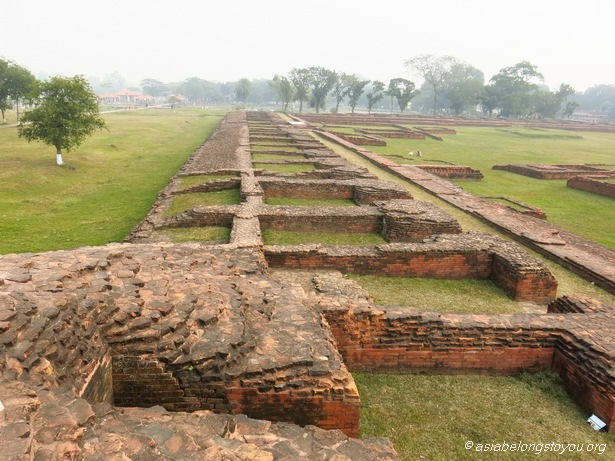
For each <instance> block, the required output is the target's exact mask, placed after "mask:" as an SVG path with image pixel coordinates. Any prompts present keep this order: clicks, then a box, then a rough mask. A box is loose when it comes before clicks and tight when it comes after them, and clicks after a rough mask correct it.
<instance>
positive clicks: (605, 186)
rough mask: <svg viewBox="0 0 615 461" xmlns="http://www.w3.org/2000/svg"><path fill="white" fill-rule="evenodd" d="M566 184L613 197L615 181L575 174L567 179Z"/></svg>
mask: <svg viewBox="0 0 615 461" xmlns="http://www.w3.org/2000/svg"><path fill="white" fill-rule="evenodd" d="M566 185H567V186H568V187H571V188H573V189H579V190H584V191H586V192H591V193H592V194H598V195H604V196H605V197H611V198H615V182H606V181H604V180H601V179H600V178H587V177H581V176H576V177H574V178H571V179H569V180H568V182H567V183H566Z"/></svg>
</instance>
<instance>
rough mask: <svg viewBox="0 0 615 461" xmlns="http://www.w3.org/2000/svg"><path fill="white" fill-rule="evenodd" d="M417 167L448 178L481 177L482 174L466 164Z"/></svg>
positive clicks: (474, 178) (475, 178) (477, 178)
mask: <svg viewBox="0 0 615 461" xmlns="http://www.w3.org/2000/svg"><path fill="white" fill-rule="evenodd" d="M417 168H420V169H422V170H425V171H427V172H429V173H432V174H435V175H436V176H441V177H443V178H449V179H472V180H479V179H483V177H484V175H483V174H482V173H481V172H480V170H475V169H474V168H470V167H468V166H454V165H446V166H444V165H417Z"/></svg>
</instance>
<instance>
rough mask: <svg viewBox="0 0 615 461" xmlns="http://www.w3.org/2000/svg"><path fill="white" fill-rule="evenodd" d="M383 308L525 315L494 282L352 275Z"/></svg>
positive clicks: (517, 304) (350, 276) (350, 275)
mask: <svg viewBox="0 0 615 461" xmlns="http://www.w3.org/2000/svg"><path fill="white" fill-rule="evenodd" d="M348 277H349V278H350V279H352V280H355V281H356V282H357V283H359V284H360V285H361V286H362V287H363V288H364V289H365V290H367V291H368V292H369V293H370V294H371V295H372V296H373V297H374V300H375V301H376V303H378V304H381V305H400V306H411V307H414V308H417V309H420V310H426V311H438V312H453V313H489V314H515V313H521V312H523V310H522V309H521V307H520V305H519V303H517V302H515V301H513V300H511V299H509V298H508V297H507V296H506V295H505V294H504V292H503V291H502V290H501V289H500V288H498V287H497V286H495V285H494V284H493V282H491V281H490V280H472V279H462V280H442V279H423V278H402V277H384V276H377V275H357V274H348Z"/></svg>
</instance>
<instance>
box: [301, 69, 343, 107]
mask: <svg viewBox="0 0 615 461" xmlns="http://www.w3.org/2000/svg"><path fill="white" fill-rule="evenodd" d="M308 71H309V75H310V77H309V82H310V85H311V88H312V97H313V98H314V106H315V107H316V113H318V112H319V110H320V109H321V108H323V109H324V107H325V101H326V98H327V95H328V94H329V93H330V92H331V89H332V88H333V86H334V85H335V83H336V82H337V74H336V73H335V72H334V71H332V70H329V69H325V68H324V67H310V68H309V69H308Z"/></svg>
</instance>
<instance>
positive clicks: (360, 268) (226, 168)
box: [0, 112, 615, 460]
mask: <svg viewBox="0 0 615 461" xmlns="http://www.w3.org/2000/svg"><path fill="white" fill-rule="evenodd" d="M264 144H269V145H270V146H269V147H275V148H276V150H277V149H282V150H284V149H285V147H283V146H293V147H294V150H293V152H295V156H296V157H298V158H300V161H309V162H312V164H313V165H314V166H315V169H314V170H313V171H309V172H303V173H295V174H290V173H283V172H282V173H281V172H275V171H268V170H267V169H266V168H256V169H255V168H254V166H253V161H252V158H251V155H252V152H253V148H255V147H256V146H258V148H256V149H254V150H256V151H260V150H262V147H263V145H264ZM258 163H259V166H260V165H262V163H261V161H260V160H258ZM265 165H266V164H265ZM221 175H225V176H228V178H223V179H220V176H221ZM191 176H202V177H203V181H202V182H199V183H197V184H195V185H191V186H189V187H183V186H182V178H186V177H191ZM207 176H214V179H212V180H207ZM225 189H238V191H239V195H240V197H241V200H240V203H239V204H236V205H212V206H203V205H199V206H195V207H192V208H190V209H187V210H184V211H181V212H178V213H176V214H174V215H169V214H168V213H167V211H168V209H169V207H170V206H171V204H172V203H173V200H174V199H175V198H176V197H178V196H181V195H182V194H188V193H207V192H209V191H215V190H225ZM289 195H290V196H293V197H300V198H301V197H302V198H319V197H323V198H331V197H339V198H343V199H348V200H352V201H353V202H354V203H355V206H349V207H337V206H332V207H324V206H320V207H300V206H279V205H276V206H274V205H267V203H266V202H267V200H268V198H271V197H277V196H289ZM212 225H216V226H218V225H222V226H225V227H228V228H230V230H231V232H230V239H229V241H228V243H224V244H219V243H209V244H208V243H207V242H202V243H170V242H168V241H165V238H164V236H163V234H161V233H160V231H161V230H165V229H173V228H179V227H182V228H186V227H201V226H212ZM268 228H272V229H280V230H300V231H311V230H317V231H322V232H340V231H341V230H343V231H344V232H362V233H364V232H368V233H369V232H371V233H378V234H380V235H381V236H382V237H383V238H384V239H385V240H386V241H387V242H388V243H386V244H381V245H373V246H359V245H349V246H323V245H298V246H280V245H274V246H272V245H265V244H264V243H263V241H262V232H263V230H265V229H268ZM297 269H300V270H297ZM349 272H354V273H363V274H366V273H386V274H388V275H391V276H398V277H417V276H418V277H435V278H440V277H441V278H467V277H470V278H480V279H490V280H492V281H493V282H494V284H496V285H497V286H499V287H500V288H501V289H502V290H503V292H504V293H506V294H507V295H508V296H509V297H511V298H513V299H516V300H530V301H533V302H538V303H542V304H547V303H550V304H549V308H548V312H545V313H543V314H515V315H489V314H481V315H478V314H445V313H430V312H422V311H417V310H416V309H413V308H411V307H408V306H379V305H377V304H375V303H374V302H373V299H372V298H371V296H370V295H369V293H367V292H365V291H364V290H363V289H361V287H360V286H358V285H357V284H356V283H354V282H352V281H350V280H348V279H347V278H345V277H344V274H345V273H349ZM0 280H1V281H2V282H1V283H0V344H2V346H3V348H4V353H3V355H2V356H1V357H0V402H2V408H1V409H0V412H4V414H5V417H4V423H3V425H0V431H3V432H2V433H3V437H2V438H0V449H2V450H3V452H4V453H9V454H11V456H12V455H13V454H14V456H15V457H19V456H20V455H23V454H25V453H28V454H29V455H30V456H33V457H34V459H43V458H45V459H53V456H57V457H60V456H69V455H71V456H72V455H74V456H82V457H84V458H87V459H109V458H111V456H112V455H114V454H117V456H120V455H124V456H128V457H129V458H131V459H136V458H139V457H141V458H143V457H148V456H150V457H152V456H154V453H160V454H162V455H163V456H165V457H167V458H170V459H185V457H186V456H188V457H189V456H194V454H195V453H199V454H200V456H202V459H212V460H214V459H222V458H223V457H224V456H230V453H233V454H234V455H235V456H237V458H238V459H244V458H245V459H274V458H275V456H282V454H284V455H285V456H291V457H292V456H295V457H297V458H298V457H299V456H300V455H299V454H302V455H301V456H320V457H321V458H322V459H332V458H331V457H334V456H346V457H347V458H350V459H362V458H360V456H364V457H365V456H372V457H373V458H374V459H375V458H376V457H380V458H378V459H397V455H396V454H395V451H394V449H393V447H392V446H391V445H390V443H388V442H386V441H384V440H380V439H369V440H359V439H354V438H349V437H357V436H358V429H359V428H358V420H359V413H360V396H359V394H358V392H357V388H356V386H355V384H354V380H353V378H352V375H351V372H352V371H354V370H363V371H371V372H381V371H393V372H418V371H420V372H439V373H462V372H479V373H515V372H519V371H521V370H541V369H553V370H555V371H556V372H558V373H559V374H560V376H562V378H563V381H564V383H565V386H566V388H567V389H568V390H569V392H570V393H571V394H572V395H574V396H575V398H576V399H577V401H578V402H579V403H580V404H581V405H582V406H583V407H584V408H586V409H587V410H588V411H591V412H593V413H595V414H597V415H598V416H599V417H600V418H601V419H603V420H604V421H606V422H607V423H608V424H609V429H611V428H612V427H613V426H612V423H613V421H614V420H615V384H614V383H613V380H612V375H613V368H612V357H613V353H614V351H613V348H612V345H613V344H615V338H613V337H612V335H613V333H612V331H613V320H614V318H613V315H614V314H613V309H612V308H611V307H609V306H605V305H602V304H599V303H596V302H594V301H593V300H587V299H576V298H565V299H564V298H557V299H556V289H557V282H556V280H555V278H554V277H553V276H552V274H551V273H550V272H549V270H548V269H547V267H546V266H545V265H544V264H542V263H541V262H540V261H538V260H536V259H535V258H533V257H531V256H530V255H529V254H528V253H527V252H525V251H524V250H522V249H521V247H519V246H518V245H517V244H515V243H512V242H509V241H504V240H502V239H500V238H497V237H494V236H492V235H489V234H482V233H465V232H463V230H462V229H461V227H460V226H459V224H458V223H457V221H456V220H454V219H453V218H452V217H450V216H449V215H448V214H446V213H444V212H442V211H441V210H439V209H438V208H436V207H434V206H433V205H431V204H428V203H426V202H421V201H417V200H413V199H412V197H411V196H410V194H409V193H408V192H407V191H406V190H405V189H404V188H401V187H399V186H397V185H396V184H394V183H387V182H382V181H378V180H377V179H376V178H375V177H374V176H372V175H371V174H369V173H368V172H367V171H366V170H365V169H363V168H360V167H356V166H352V165H350V164H348V163H346V162H345V161H344V160H343V159H341V158H340V157H339V156H337V155H336V154H335V153H334V152H333V151H331V150H329V149H327V148H326V147H325V146H324V145H323V144H321V143H320V142H318V141H317V140H316V138H314V137H312V136H311V135H309V133H308V132H307V131H305V130H303V129H301V128H297V127H295V126H293V125H290V124H288V123H286V122H285V121H284V120H283V119H282V118H281V117H280V116H278V115H275V114H267V113H261V112H258V113H247V114H246V113H242V112H234V113H230V114H229V115H228V116H227V117H226V118H225V120H224V121H223V122H222V124H221V125H220V127H219V128H218V130H217V131H216V132H215V133H214V134H213V135H212V136H211V137H210V139H209V140H207V141H206V142H205V143H204V144H203V146H201V148H199V149H197V151H196V152H195V154H194V155H193V156H192V157H191V159H190V160H189V161H188V162H187V163H186V164H185V165H184V167H183V168H182V170H181V171H180V172H179V174H178V175H177V176H176V177H175V178H174V179H173V180H172V181H171V182H170V183H169V185H168V187H167V188H165V189H164V190H163V191H162V192H161V193H160V194H159V196H158V199H157V201H156V204H155V205H154V207H153V208H152V210H151V212H150V214H149V215H148V216H147V217H146V219H144V220H143V222H142V223H141V224H140V225H139V226H138V227H136V228H135V229H134V231H133V232H132V233H131V235H130V236H129V238H128V239H127V242H126V243H121V244H119V243H118V244H110V245H106V246H103V247H96V248H94V247H88V248H81V249H76V250H70V251H59V252H49V253H42V254H37V255H32V254H24V255H4V256H0ZM581 358H582V359H581ZM114 405H115V406H114ZM119 406H126V407H130V408H118V407H119ZM133 407H143V408H133ZM243 415H246V416H243ZM252 418H256V419H252ZM288 423H294V424H297V425H299V426H302V427H299V426H292V425H289V424H288ZM319 428H320V429H319ZM331 430H337V431H331ZM340 431H341V432H340ZM96 453H104V455H100V454H98V455H97V454H96ZM306 453H307V455H306ZM96 456H99V457H98V458H97V457H96ZM182 456H183V457H184V458H182ZM242 456H243V457H242ZM248 456H252V457H253V458H248ZM256 456H261V457H262V458H255V457H256ZM118 459H119V458H118ZM151 459H158V458H151ZM275 459H277V458H275ZM319 459H320V458H319ZM340 459H341V458H340Z"/></svg>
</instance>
